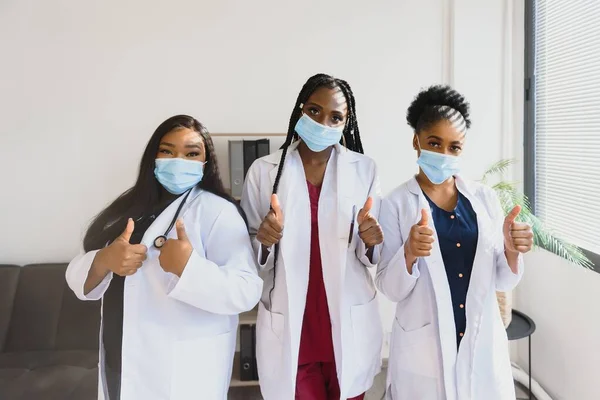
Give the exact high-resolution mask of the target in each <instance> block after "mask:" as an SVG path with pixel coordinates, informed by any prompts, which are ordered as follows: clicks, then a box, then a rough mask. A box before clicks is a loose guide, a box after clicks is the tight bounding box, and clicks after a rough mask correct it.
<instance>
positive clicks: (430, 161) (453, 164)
mask: <svg viewBox="0 0 600 400" xmlns="http://www.w3.org/2000/svg"><path fill="white" fill-rule="evenodd" d="M418 140H419V139H418V138H417V142H418ZM420 147H421V144H420V143H419V148H420ZM417 164H418V165H419V167H421V169H422V170H423V172H424V173H425V175H427V178H429V180H430V181H431V183H433V184H435V185H439V184H441V183H443V182H445V181H447V180H448V179H449V178H450V177H451V176H454V175H456V174H458V173H459V172H460V157H458V156H450V155H447V154H442V153H436V152H435V151H429V150H423V149H421V155H420V156H419V159H418V160H417Z"/></svg>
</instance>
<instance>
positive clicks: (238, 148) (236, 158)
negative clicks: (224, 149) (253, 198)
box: [229, 140, 245, 199]
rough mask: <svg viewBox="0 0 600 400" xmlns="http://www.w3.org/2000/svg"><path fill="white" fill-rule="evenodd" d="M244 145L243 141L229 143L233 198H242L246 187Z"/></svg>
mask: <svg viewBox="0 0 600 400" xmlns="http://www.w3.org/2000/svg"><path fill="white" fill-rule="evenodd" d="M244 175H245V174H244V145H243V142H242V141H241V140H230V141H229V178H230V180H231V196H232V197H234V198H236V199H239V198H240V197H242V188H243V186H244Z"/></svg>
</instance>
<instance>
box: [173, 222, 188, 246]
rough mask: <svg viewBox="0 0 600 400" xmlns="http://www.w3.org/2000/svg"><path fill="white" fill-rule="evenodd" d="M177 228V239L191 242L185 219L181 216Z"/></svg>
mask: <svg viewBox="0 0 600 400" xmlns="http://www.w3.org/2000/svg"><path fill="white" fill-rule="evenodd" d="M175 229H177V239H179V240H185V241H187V242H189V239H188V236H187V232H186V231H185V225H184V224H183V220H182V219H181V218H179V219H178V220H177V223H176V224H175Z"/></svg>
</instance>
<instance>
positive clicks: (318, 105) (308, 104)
mask: <svg viewBox="0 0 600 400" xmlns="http://www.w3.org/2000/svg"><path fill="white" fill-rule="evenodd" d="M306 105H307V106H315V107H319V108H323V106H322V105H320V104H317V103H313V102H312V101H311V102H310V103H306Z"/></svg>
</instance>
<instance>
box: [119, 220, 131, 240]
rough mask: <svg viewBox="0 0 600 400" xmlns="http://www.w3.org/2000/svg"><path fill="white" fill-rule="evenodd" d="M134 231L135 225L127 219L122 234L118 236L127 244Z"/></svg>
mask: <svg viewBox="0 0 600 400" xmlns="http://www.w3.org/2000/svg"><path fill="white" fill-rule="evenodd" d="M134 229H135V223H134V222H133V219H131V218H129V219H127V225H126V226H125V230H124V231H123V233H121V236H120V238H121V240H124V241H126V242H127V243H129V241H130V240H131V235H132V234H133V230H134Z"/></svg>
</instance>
